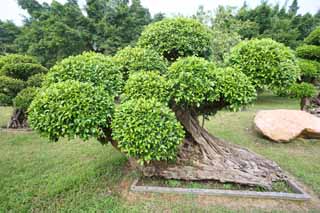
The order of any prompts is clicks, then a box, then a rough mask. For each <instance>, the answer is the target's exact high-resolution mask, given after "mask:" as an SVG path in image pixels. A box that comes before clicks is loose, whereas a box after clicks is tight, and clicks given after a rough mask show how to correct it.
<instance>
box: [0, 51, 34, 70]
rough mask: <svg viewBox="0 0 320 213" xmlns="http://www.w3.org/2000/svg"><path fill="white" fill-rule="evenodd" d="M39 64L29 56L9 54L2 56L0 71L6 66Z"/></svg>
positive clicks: (0, 57) (0, 58)
mask: <svg viewBox="0 0 320 213" xmlns="http://www.w3.org/2000/svg"><path fill="white" fill-rule="evenodd" d="M18 63H37V61H36V59H35V58H33V57H32V56H28V55H19V54H8V55H4V56H0V70H1V69H2V67H3V66H4V65H6V64H18Z"/></svg>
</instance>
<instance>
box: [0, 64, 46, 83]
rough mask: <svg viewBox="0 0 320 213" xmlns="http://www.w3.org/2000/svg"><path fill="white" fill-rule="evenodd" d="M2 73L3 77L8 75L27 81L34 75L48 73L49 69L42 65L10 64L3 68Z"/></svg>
mask: <svg viewBox="0 0 320 213" xmlns="http://www.w3.org/2000/svg"><path fill="white" fill-rule="evenodd" d="M0 72H1V74H2V75H6V76H9V77H12V78H16V79H20V80H23V81H26V80H28V78H29V77H30V76H32V75H35V74H39V73H47V72H48V70H47V68H45V67H43V66H41V65H40V64H31V63H17V64H13V63H8V64H5V65H4V66H3V67H2V69H1V70H0Z"/></svg>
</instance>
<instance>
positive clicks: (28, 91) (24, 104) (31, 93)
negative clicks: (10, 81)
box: [13, 87, 38, 111]
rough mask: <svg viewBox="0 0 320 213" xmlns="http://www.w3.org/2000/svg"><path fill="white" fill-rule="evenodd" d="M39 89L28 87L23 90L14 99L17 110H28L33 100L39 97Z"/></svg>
mask: <svg viewBox="0 0 320 213" xmlns="http://www.w3.org/2000/svg"><path fill="white" fill-rule="evenodd" d="M37 92H38V89H37V88H35V87H27V88H25V89H23V90H21V91H20V92H19V93H18V94H17V96H16V97H15V98H14V99H13V103H14V106H15V108H17V109H23V110H25V111H27V110H28V107H29V106H30V104H31V102H32V100H33V99H34V97H35V96H36V95H37Z"/></svg>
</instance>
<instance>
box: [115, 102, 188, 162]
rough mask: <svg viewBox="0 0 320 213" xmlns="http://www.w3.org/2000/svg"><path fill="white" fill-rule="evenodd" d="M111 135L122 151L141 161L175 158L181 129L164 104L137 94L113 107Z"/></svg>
mask: <svg viewBox="0 0 320 213" xmlns="http://www.w3.org/2000/svg"><path fill="white" fill-rule="evenodd" d="M128 130H130V131H128ZM112 136H113V138H114V139H115V140H117V141H118V146H119V148H120V150H121V151H122V152H124V153H126V154H127V155H128V156H129V157H134V158H137V159H139V161H140V162H141V163H144V162H150V161H152V160H157V161H160V160H173V159H175V158H176V155H177V152H178V147H179V144H181V143H182V141H183V138H184V131H183V127H182V126H181V124H180V123H179V122H178V121H177V120H176V117H175V114H174V113H173V112H172V111H171V110H170V109H169V108H168V107H167V106H165V105H164V104H162V103H160V102H158V101H157V100H156V99H149V100H146V99H143V98H140V99H136V100H130V101H127V102H124V103H123V104H121V105H120V106H119V108H117V109H116V112H115V115H114V118H113V120H112Z"/></svg>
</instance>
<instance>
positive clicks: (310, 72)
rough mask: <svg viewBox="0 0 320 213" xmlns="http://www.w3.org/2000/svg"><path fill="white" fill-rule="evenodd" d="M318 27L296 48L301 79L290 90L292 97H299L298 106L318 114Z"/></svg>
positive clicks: (319, 35) (319, 74) (319, 30)
mask: <svg viewBox="0 0 320 213" xmlns="http://www.w3.org/2000/svg"><path fill="white" fill-rule="evenodd" d="M319 38H320V27H319V28H317V29H315V30H314V31H312V32H311V33H310V34H309V35H308V36H307V37H306V38H305V40H304V43H305V44H303V45H302V46H300V47H298V48H297V49H296V53H297V56H298V57H300V59H299V66H300V69H301V80H300V81H299V83H301V84H300V85H299V84H296V85H295V86H294V87H292V88H291V90H290V95H291V96H292V97H298V98H301V102H300V108H301V110H305V111H308V112H311V113H312V114H315V115H318V116H320V93H319V94H318V95H316V91H317V89H316V87H315V85H317V82H318V81H319V79H320V41H319Z"/></svg>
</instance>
